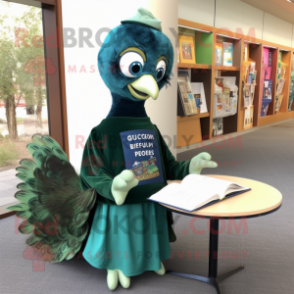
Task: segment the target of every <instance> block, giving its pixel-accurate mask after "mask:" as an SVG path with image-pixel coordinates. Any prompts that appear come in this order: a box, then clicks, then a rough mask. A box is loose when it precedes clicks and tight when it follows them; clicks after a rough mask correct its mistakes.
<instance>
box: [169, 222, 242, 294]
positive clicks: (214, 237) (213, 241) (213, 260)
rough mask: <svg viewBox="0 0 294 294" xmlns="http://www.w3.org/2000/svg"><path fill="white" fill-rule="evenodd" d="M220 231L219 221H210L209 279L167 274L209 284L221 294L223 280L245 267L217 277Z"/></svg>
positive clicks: (183, 274)
mask: <svg viewBox="0 0 294 294" xmlns="http://www.w3.org/2000/svg"><path fill="white" fill-rule="evenodd" d="M218 230H219V220H218V219H210V237H209V271H208V277H202V276H197V275H192V274H186V273H179V272H174V271H167V273H170V274H173V275H177V276H181V277H185V278H189V279H194V280H197V281H201V282H204V283H207V284H209V285H211V286H213V287H214V288H215V289H216V292H217V294H221V290H220V283H221V282H222V281H223V280H225V279H227V278H229V277H231V276H232V275H234V274H236V273H237V272H239V271H241V270H242V269H244V265H241V266H239V267H238V268H236V269H234V270H232V271H230V272H228V273H225V274H223V275H221V276H217V256H218V235H219V233H218Z"/></svg>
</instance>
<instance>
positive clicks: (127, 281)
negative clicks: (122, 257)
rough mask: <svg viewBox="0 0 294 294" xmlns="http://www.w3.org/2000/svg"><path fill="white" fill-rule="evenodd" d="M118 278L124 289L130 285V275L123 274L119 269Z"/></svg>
mask: <svg viewBox="0 0 294 294" xmlns="http://www.w3.org/2000/svg"><path fill="white" fill-rule="evenodd" d="M118 279H119V282H120V284H121V285H122V287H123V288H125V289H126V288H129V287H130V285H131V279H130V277H127V276H125V275H124V274H123V272H122V271H121V270H118Z"/></svg>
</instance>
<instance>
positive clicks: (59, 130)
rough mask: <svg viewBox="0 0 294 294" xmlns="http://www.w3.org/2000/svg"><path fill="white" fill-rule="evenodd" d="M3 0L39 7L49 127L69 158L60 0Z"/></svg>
mask: <svg viewBox="0 0 294 294" xmlns="http://www.w3.org/2000/svg"><path fill="white" fill-rule="evenodd" d="M5 1H8V2H15V3H20V4H24V5H31V6H37V7H39V6H41V8H42V17H43V34H44V53H45V59H46V63H45V66H46V85H47V101H48V121H49V130H50V135H51V136H52V137H53V138H54V139H55V140H56V141H57V142H58V143H59V145H60V146H61V147H62V148H63V150H64V151H65V152H66V154H67V156H68V157H69V147H68V127H67V108H66V90H65V70H64V51H63V48H64V47H63V25H62V6H61V0H21V1H20V0H5ZM35 2H39V3H40V4H38V5H34V3H35ZM49 66H50V69H51V70H52V69H53V71H51V72H52V74H48V72H50V71H49V70H48V67H49Z"/></svg>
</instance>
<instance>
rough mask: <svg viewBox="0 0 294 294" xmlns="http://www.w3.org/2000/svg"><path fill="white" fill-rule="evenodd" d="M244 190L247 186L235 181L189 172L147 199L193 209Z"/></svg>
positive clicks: (188, 209)
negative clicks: (180, 179) (181, 178)
mask: <svg viewBox="0 0 294 294" xmlns="http://www.w3.org/2000/svg"><path fill="white" fill-rule="evenodd" d="M246 190H249V188H248V187H243V186H241V185H239V184H237V183H233V182H230V181H226V180H222V179H217V178H212V177H207V176H202V175H197V174H190V175H188V176H186V177H185V178H184V179H183V181H182V182H181V184H177V183H172V184H169V185H167V186H166V187H164V188H163V189H162V190H160V191H159V192H157V193H156V194H154V195H152V196H151V197H150V198H148V199H149V200H152V201H156V202H159V203H163V204H166V205H169V206H173V207H176V208H179V209H183V210H187V211H193V210H195V209H197V208H200V207H202V206H204V205H206V204H208V203H210V202H212V201H214V200H222V199H223V198H225V196H226V195H228V194H230V193H232V192H238V191H246ZM232 196H233V195H232Z"/></svg>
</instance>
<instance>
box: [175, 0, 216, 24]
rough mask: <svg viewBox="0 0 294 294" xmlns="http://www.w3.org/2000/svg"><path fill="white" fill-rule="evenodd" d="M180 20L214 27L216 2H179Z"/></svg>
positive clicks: (194, 0)
mask: <svg viewBox="0 0 294 294" xmlns="http://www.w3.org/2000/svg"><path fill="white" fill-rule="evenodd" d="M179 18H183V19H186V20H190V21H194V22H198V23H202V24H206V25H209V26H213V25H214V0H205V1H203V0H179Z"/></svg>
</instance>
